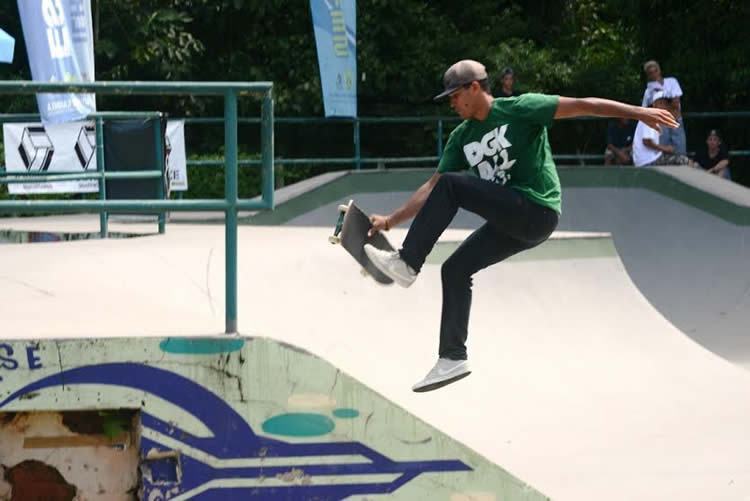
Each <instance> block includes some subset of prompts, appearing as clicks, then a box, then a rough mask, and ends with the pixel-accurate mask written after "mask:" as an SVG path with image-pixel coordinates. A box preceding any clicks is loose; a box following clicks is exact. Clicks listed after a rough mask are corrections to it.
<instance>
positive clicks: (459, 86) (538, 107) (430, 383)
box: [365, 60, 678, 392]
mask: <svg viewBox="0 0 750 501" xmlns="http://www.w3.org/2000/svg"><path fill="white" fill-rule="evenodd" d="M487 81H488V79H487V72H486V71H485V68H484V66H483V65H482V64H481V63H478V62H476V61H472V60H462V61H459V62H457V63H456V64H454V65H453V66H451V67H450V68H448V70H447V71H446V72H445V75H444V77H443V84H444V90H443V92H442V93H440V94H439V95H438V96H436V97H435V99H441V98H443V97H446V96H448V97H449V98H450V105H451V108H453V110H454V111H455V112H456V113H458V115H459V116H460V117H461V118H462V119H464V121H463V122H462V123H461V124H460V125H459V126H458V127H456V129H455V130H454V131H453V132H452V133H451V135H450V138H449V139H448V142H447V143H446V146H445V150H444V152H443V156H442V157H441V159H440V163H439V165H438V168H437V172H436V173H435V174H434V175H433V176H432V177H431V178H430V179H429V180H428V181H427V182H426V183H425V184H424V185H422V186H421V187H420V188H419V189H417V191H416V192H415V193H414V194H413V195H412V196H411V197H410V198H409V200H408V201H407V202H406V203H405V204H404V205H403V206H402V207H400V208H398V209H396V210H395V211H394V212H393V213H392V214H390V215H388V216H383V215H378V214H375V215H373V216H372V217H371V222H372V228H371V230H370V232H371V233H374V232H377V231H387V230H389V229H390V228H392V227H394V226H396V225H398V224H399V223H402V222H404V221H407V220H409V219H411V218H413V217H414V221H413V222H412V224H411V227H410V228H409V232H408V234H407V235H406V238H405V239H404V242H403V244H402V247H401V249H400V250H399V251H397V252H385V251H381V250H379V249H376V248H375V247H373V246H371V245H366V246H365V251H366V253H367V255H368V257H369V258H370V259H371V260H372V262H373V264H375V266H377V267H378V268H379V269H380V270H381V271H383V273H385V274H386V275H388V276H389V277H391V278H392V279H393V280H394V281H395V282H396V283H398V284H399V285H401V286H403V287H408V286H410V285H411V284H412V283H413V282H414V280H415V279H416V278H417V275H418V273H419V271H420V270H421V268H422V265H423V264H424V261H425V258H426V257H427V255H428V254H429V253H430V251H431V250H432V247H433V246H434V244H435V242H437V239H438V237H440V235H441V234H442V233H443V231H444V230H445V229H446V228H447V227H448V225H449V224H450V222H451V221H452V220H453V217H454V216H455V215H456V212H457V211H458V209H459V208H463V209H466V210H468V211H470V212H473V213H474V214H477V215H479V216H481V217H482V218H484V219H485V221H486V222H485V224H484V225H483V226H481V227H480V228H479V229H478V230H476V231H475V232H474V233H472V234H471V235H470V236H469V237H468V238H467V239H466V240H465V241H464V242H463V243H462V244H461V246H460V247H459V248H458V249H457V250H456V251H455V252H454V253H453V255H451V256H450V258H448V260H447V261H446V262H445V263H444V264H443V267H442V280H443V309H442V317H441V325H440V347H439V352H438V353H439V358H438V361H437V363H436V364H435V366H434V367H433V368H432V370H430V372H429V373H428V374H427V376H425V378H424V379H423V380H422V381H420V382H418V383H417V384H416V385H414V387H413V388H412V389H413V390H414V391H418V392H422V391H430V390H434V389H437V388H440V387H442V386H445V385H447V384H450V383H452V382H454V381H458V380H459V379H461V378H463V377H465V376H468V375H469V373H470V371H469V366H468V363H467V354H466V338H467V335H468V332H467V330H468V324H469V310H470V308H471V284H472V282H471V277H472V275H474V273H476V272H477V271H479V270H482V269H484V268H486V267H488V266H490V265H493V264H495V263H498V262H500V261H502V260H504V259H507V258H508V257H510V256H512V255H513V254H516V253H518V252H521V251H524V250H526V249H530V248H532V247H534V246H536V245H539V244H540V243H542V242H544V241H545V240H546V239H547V238H548V237H549V236H550V235H551V234H552V232H553V231H554V230H555V228H556V227H557V223H558V218H559V215H560V213H561V209H560V193H561V191H560V181H559V179H558V177H557V170H556V168H555V163H554V161H553V160H552V151H551V150H550V145H549V141H548V139H547V128H548V127H550V126H551V125H552V122H553V120H554V119H560V118H570V117H578V116H599V117H623V118H631V119H634V120H640V121H642V122H644V123H645V124H647V125H648V126H650V127H652V128H654V129H657V130H659V128H660V126H662V125H664V126H667V127H676V126H677V125H678V124H677V122H676V121H675V119H674V117H673V116H672V114H671V113H669V111H667V110H663V109H658V108H642V107H637V106H630V105H627V104H623V103H620V102H617V101H610V100H607V99H598V98H585V99H577V98H570V97H559V96H551V95H544V94H523V95H521V96H518V97H509V98H497V99H495V98H493V96H492V94H491V91H490V88H489V86H488V83H487ZM461 171H469V172H470V173H471V174H473V175H464V174H462V173H460V172H461ZM415 216H416V217H415Z"/></svg>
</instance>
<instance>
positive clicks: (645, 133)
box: [633, 90, 693, 167]
mask: <svg viewBox="0 0 750 501" xmlns="http://www.w3.org/2000/svg"><path fill="white" fill-rule="evenodd" d="M649 100H650V102H649V103H648V105H649V106H651V107H653V108H661V109H664V110H668V109H669V108H670V103H669V99H668V98H667V97H666V96H665V93H664V91H661V90H659V91H655V92H654V93H652V94H651V95H650V96H649ZM633 165H635V166H636V167H648V166H652V165H690V166H693V162H692V161H691V160H690V159H689V158H688V157H686V156H685V155H680V154H678V153H677V152H676V151H675V147H674V146H673V145H671V144H666V145H665V144H660V137H659V132H657V131H656V130H654V129H652V128H651V127H649V126H648V125H646V124H644V123H643V122H638V125H637V126H636V128H635V135H634V136H633Z"/></svg>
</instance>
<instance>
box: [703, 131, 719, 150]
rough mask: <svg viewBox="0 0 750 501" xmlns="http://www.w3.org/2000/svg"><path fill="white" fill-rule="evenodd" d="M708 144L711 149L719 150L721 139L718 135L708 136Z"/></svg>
mask: <svg viewBox="0 0 750 501" xmlns="http://www.w3.org/2000/svg"><path fill="white" fill-rule="evenodd" d="M706 144H707V145H708V147H709V148H718V147H719V146H721V139H719V136H717V135H716V134H711V135H710V136H708V139H706Z"/></svg>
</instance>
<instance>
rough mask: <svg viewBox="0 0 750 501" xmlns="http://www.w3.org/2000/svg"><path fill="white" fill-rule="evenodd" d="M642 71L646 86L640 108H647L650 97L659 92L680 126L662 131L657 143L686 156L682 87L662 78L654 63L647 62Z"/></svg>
mask: <svg viewBox="0 0 750 501" xmlns="http://www.w3.org/2000/svg"><path fill="white" fill-rule="evenodd" d="M643 71H644V72H645V73H646V78H647V79H648V84H646V90H645V91H644V92H643V104H642V106H648V103H649V102H650V95H651V94H653V93H654V92H658V91H660V90H661V91H663V92H664V95H665V96H666V97H667V98H669V99H670V106H669V108H668V109H669V111H670V112H671V113H672V115H674V118H675V120H677V122H678V123H679V124H680V127H679V128H677V129H669V130H666V129H665V130H663V131H662V135H661V139H660V141H659V143H660V144H662V145H672V146H674V150H675V153H677V154H679V155H687V140H686V138H685V123H684V121H683V119H682V87H680V82H678V81H677V79H676V78H674V77H664V76H662V72H661V66H659V63H657V62H656V61H647V62H646V63H644V65H643Z"/></svg>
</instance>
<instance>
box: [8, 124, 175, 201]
mask: <svg viewBox="0 0 750 501" xmlns="http://www.w3.org/2000/svg"><path fill="white" fill-rule="evenodd" d="M3 142H4V146H5V168H6V169H7V171H8V172H19V173H22V172H37V173H45V172H46V173H49V174H55V173H58V174H59V173H63V172H79V173H80V172H96V168H97V165H96V134H95V130H94V123H93V122H68V123H64V124H52V125H42V124H41V123H6V124H3ZM166 142H167V172H168V178H169V180H170V191H186V190H187V186H188V185H187V162H186V154H185V123H184V122H183V121H182V120H174V121H172V120H170V121H168V122H167V138H166ZM8 191H9V193H10V194H12V195H30V194H41V193H96V192H98V191H99V182H98V181H96V180H86V181H56V182H54V183H12V184H9V185H8Z"/></svg>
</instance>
